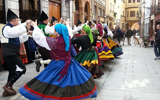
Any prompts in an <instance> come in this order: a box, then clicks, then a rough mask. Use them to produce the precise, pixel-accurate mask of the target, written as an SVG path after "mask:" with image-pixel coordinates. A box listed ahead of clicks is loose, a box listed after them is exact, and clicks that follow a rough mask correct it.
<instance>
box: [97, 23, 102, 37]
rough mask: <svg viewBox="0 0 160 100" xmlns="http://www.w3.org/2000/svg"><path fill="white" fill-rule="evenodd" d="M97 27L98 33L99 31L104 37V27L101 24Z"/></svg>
mask: <svg viewBox="0 0 160 100" xmlns="http://www.w3.org/2000/svg"><path fill="white" fill-rule="evenodd" d="M97 27H98V31H99V33H100V36H101V37H102V35H103V28H102V25H101V24H97Z"/></svg>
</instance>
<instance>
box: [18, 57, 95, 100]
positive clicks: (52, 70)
mask: <svg viewBox="0 0 160 100" xmlns="http://www.w3.org/2000/svg"><path fill="white" fill-rule="evenodd" d="M64 65H65V61H62V60H58V61H56V60H52V61H51V63H50V64H49V65H48V66H47V67H46V68H45V69H44V70H43V71H42V72H41V73H40V74H39V75H38V76H36V77H35V78H34V79H32V80H31V81H29V82H28V83H27V84H25V85H24V86H23V87H21V88H20V89H19V92H20V94H22V95H23V96H24V97H26V98H28V99H30V100H82V99H87V98H94V97H96V96H97V87H96V85H95V82H94V79H93V77H92V75H91V74H90V73H89V72H88V71H87V70H86V69H85V68H84V67H83V66H81V65H80V64H79V63H78V62H77V61H76V60H75V59H73V58H72V59H71V64H70V65H69V68H68V72H67V75H66V76H64V77H63V78H62V79H61V81H58V79H59V78H60V75H59V74H60V72H61V70H62V69H63V67H64Z"/></svg>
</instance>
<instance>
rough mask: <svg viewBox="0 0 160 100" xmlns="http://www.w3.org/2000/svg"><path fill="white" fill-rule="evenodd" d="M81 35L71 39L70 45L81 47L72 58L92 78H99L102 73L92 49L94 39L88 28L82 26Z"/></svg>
mask: <svg viewBox="0 0 160 100" xmlns="http://www.w3.org/2000/svg"><path fill="white" fill-rule="evenodd" d="M81 34H82V35H81V36H79V37H73V38H72V44H78V45H80V46H81V47H82V50H81V51H80V52H79V53H78V54H77V56H76V57H74V58H75V59H76V60H77V61H78V62H79V63H80V64H81V65H82V66H83V67H85V68H86V69H87V70H88V71H89V72H90V73H91V74H92V75H93V76H94V78H99V77H100V76H102V75H103V74H104V73H103V71H102V69H101V68H100V66H99V63H98V56H97V53H96V51H95V49H92V43H93V41H94V38H93V35H92V31H91V29H90V27H89V26H88V25H84V26H83V28H82V30H81ZM84 40H85V41H84Z"/></svg>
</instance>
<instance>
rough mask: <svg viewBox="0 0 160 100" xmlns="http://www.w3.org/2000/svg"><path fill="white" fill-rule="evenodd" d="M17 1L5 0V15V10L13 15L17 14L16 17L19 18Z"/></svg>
mask: <svg viewBox="0 0 160 100" xmlns="http://www.w3.org/2000/svg"><path fill="white" fill-rule="evenodd" d="M18 1H19V0H5V4H6V14H7V10H8V9H11V10H12V11H13V12H14V13H16V14H17V16H19V2H18Z"/></svg>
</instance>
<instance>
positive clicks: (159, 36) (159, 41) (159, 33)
mask: <svg viewBox="0 0 160 100" xmlns="http://www.w3.org/2000/svg"><path fill="white" fill-rule="evenodd" d="M155 42H156V43H160V29H159V30H158V31H157V34H156V36H155Z"/></svg>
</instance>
